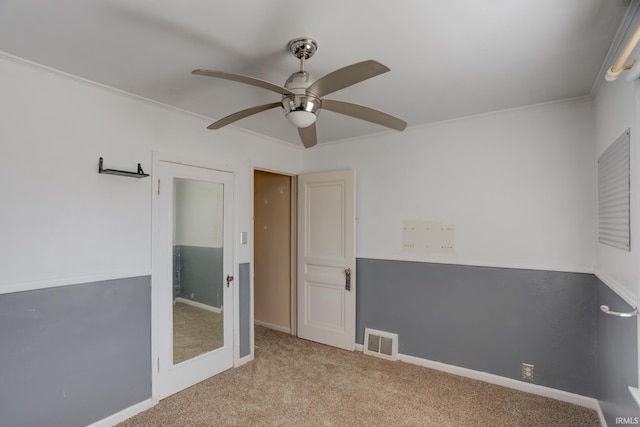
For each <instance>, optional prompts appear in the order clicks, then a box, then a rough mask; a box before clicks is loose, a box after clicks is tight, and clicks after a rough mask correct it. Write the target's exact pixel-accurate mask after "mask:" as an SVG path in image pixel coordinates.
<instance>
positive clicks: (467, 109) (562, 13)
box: [0, 0, 629, 144]
mask: <svg viewBox="0 0 640 427" xmlns="http://www.w3.org/2000/svg"><path fill="white" fill-rule="evenodd" d="M628 3H629V2H628V0H487V1H478V0H457V1H450V0H397V1H393V2H391V1H388V2H372V1H370V0H350V1H347V0H325V1H313V2H312V1H301V0H297V1H294V0H270V1H265V0H253V1H250V0H234V1H203V0H183V1H178V0H137V1H134V0H91V1H89V0H56V1H52V0H0V51H4V52H6V53H8V54H11V55H15V56H18V57H21V58H24V59H27V60H29V61H33V62H36V63H39V64H42V65H45V66H48V67H51V68H54V69H57V70H60V71H63V72H66V73H69V74H72V75H75V76H79V77H83V78H85V79H88V80H92V81H95V82H99V83H102V84H104V85H108V86H112V87H114V88H118V89H121V90H123V91H126V92H130V93H133V94H136V95H140V96H143V97H145V98H149V99H152V100H155V101H158V102H161V103H164V104H169V105H172V106H175V107H178V108H181V109H184V110H187V111H191V112H194V113H197V114H200V115H203V116H206V117H209V118H211V120H212V121H214V120H218V119H220V118H222V117H224V116H226V115H228V114H231V113H234V112H236V111H238V110H241V109H245V108H248V107H252V106H254V105H259V104H265V103H269V102H276V101H279V96H278V95H277V94H275V93H273V92H269V91H266V90H263V89H259V88H255V87H251V86H247V85H243V84H240V83H236V82H231V81H226V80H219V79H214V78H209V77H203V76H194V75H191V74H190V72H191V70H193V69H195V68H210V69H218V70H223V71H230V72H235V73H242V74H247V75H251V76H254V77H258V78H261V79H263V80H268V81H271V82H273V83H276V84H278V85H283V84H284V82H285V80H286V79H287V77H288V76H289V74H291V73H292V72H294V71H297V69H298V67H299V64H298V60H297V59H296V58H295V57H294V56H292V55H291V54H290V53H289V52H288V51H287V43H288V41H289V40H290V39H292V38H295V37H299V36H310V37H312V38H314V39H316V40H317V42H318V45H319V49H318V52H317V53H316V54H315V56H314V57H313V58H311V59H310V60H309V61H308V62H307V67H306V68H307V71H309V72H310V73H311V74H313V75H314V76H316V77H322V76H323V75H325V74H327V73H329V72H331V71H333V70H335V69H338V68H341V67H344V66H346V65H350V64H352V63H355V62H359V61H362V60H366V59H375V60H378V61H380V62H382V63H383V64H385V65H387V66H388V67H389V68H391V72H389V73H386V74H383V75H380V76H377V77H375V78H372V79H370V80H367V81H364V82H362V83H359V84H357V85H355V86H352V87H349V88H346V89H343V90H341V91H339V92H336V93H334V94H332V95H331V98H333V99H339V100H343V101H349V102H353V103H359V104H364V105H367V106H369V107H372V108H376V109H379V110H383V111H385V112H387V113H389V114H392V115H395V116H398V117H400V118H402V119H404V120H406V121H407V122H408V123H409V126H416V125H420V124H425V123H432V122H437V121H442V120H447V119H452V118H456V117H463V116H468V115H474V114H481V113H486V112H491V111H496V110H502V109H506V108H513V107H519V106H524V105H530V104H536V103H542V102H549V101H555V100H561V99H567V98H573V97H579V96H584V95H588V94H589V93H590V91H591V90H592V87H593V86H594V82H595V81H596V78H597V77H598V73H599V71H600V68H601V66H602V64H603V61H604V59H605V56H606V55H607V51H608V49H609V47H610V45H611V43H612V41H613V39H614V36H615V34H616V31H617V29H618V27H619V25H620V23H621V21H622V18H623V16H624V13H625V11H626V8H627V5H628ZM60 102H61V103H63V102H65V100H64V99H61V100H60ZM234 126H237V127H241V128H244V129H248V130H250V131H253V132H257V133H260V134H263V135H267V136H269V137H273V138H276V139H279V140H282V141H287V142H291V143H294V144H300V143H299V140H298V135H297V131H296V129H295V128H294V127H292V126H291V125H290V124H289V123H288V122H287V120H286V119H285V118H284V116H283V114H282V112H281V111H280V110H278V109H276V110H270V111H267V112H263V113H260V114H258V115H255V116H252V117H250V118H247V119H244V120H241V121H238V122H236V123H235V124H234ZM317 126H318V141H319V142H321V143H322V142H326V141H335V140H340V139H345V138H351V137H355V136H361V135H366V134H371V133H377V132H387V131H388V130H387V129H386V128H383V127H380V126H377V125H374V124H370V123H368V122H363V121H361V120H357V119H353V118H349V117H346V116H341V115H338V114H335V113H332V112H329V111H323V112H322V113H321V114H320V117H319V118H318V123H317ZM211 132H216V131H211ZM391 132H394V131H391Z"/></svg>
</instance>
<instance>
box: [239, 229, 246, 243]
mask: <svg viewBox="0 0 640 427" xmlns="http://www.w3.org/2000/svg"><path fill="white" fill-rule="evenodd" d="M240 244H241V245H246V244H247V232H246V231H241V232H240Z"/></svg>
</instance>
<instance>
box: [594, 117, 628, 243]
mask: <svg viewBox="0 0 640 427" xmlns="http://www.w3.org/2000/svg"><path fill="white" fill-rule="evenodd" d="M629 175H630V130H629V129H627V130H626V131H625V132H624V133H623V134H622V135H621V136H620V137H619V138H618V139H616V141H615V142H614V143H613V144H611V146H609V148H607V149H606V150H605V152H604V153H602V155H601V156H600V158H599V159H598V240H599V241H600V243H604V244H605V245H609V246H613V247H615V248H619V249H622V250H625V251H630V250H631V231H630V228H631V227H630V224H631V222H630V218H631V214H630V209H629V208H630V198H631V196H630V192H629V188H630V177H629Z"/></svg>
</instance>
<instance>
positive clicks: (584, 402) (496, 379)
mask: <svg viewBox="0 0 640 427" xmlns="http://www.w3.org/2000/svg"><path fill="white" fill-rule="evenodd" d="M356 350H358V351H362V350H363V345H362V344H356ZM398 360H399V361H401V362H405V363H411V364H413V365H419V366H424V367H425V368H429V369H435V370H438V371H442V372H447V373H450V374H454V375H460V376H462V377H467V378H472V379H474V380H480V381H484V382H487V383H491V384H496V385H500V386H503V387H508V388H512V389H514V390H519V391H524V392H526V393H532V394H537V395H539V396H544V397H549V398H551V399H556V400H560V401H562V402H567V403H572V404H574V405H578V406H582V407H585V408H589V409H593V410H595V411H596V412H598V416H599V417H600V422H601V423H603V424H602V425H603V426H605V427H606V422H604V416H603V415H602V411H601V409H600V403H599V402H598V400H597V399H594V398H592V397H586V396H582V395H579V394H575V393H569V392H568V391H563V390H557V389H555V388H551V387H545V386H541V385H538V384H530V383H525V382H523V381H518V380H514V379H512V378H507V377H502V376H500V375H495V374H490V373H487V372H481V371H475V370H473V369H468V368H461V367H459V366H454V365H448V364H446V363H442V362H435V361H433V360H428V359H422V358H420V357H415V356H408V355H406V354H400V353H398Z"/></svg>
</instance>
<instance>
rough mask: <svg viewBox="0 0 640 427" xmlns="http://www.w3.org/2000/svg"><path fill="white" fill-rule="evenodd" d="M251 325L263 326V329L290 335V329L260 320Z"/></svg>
mask: <svg viewBox="0 0 640 427" xmlns="http://www.w3.org/2000/svg"><path fill="white" fill-rule="evenodd" d="M253 323H254V324H256V325H258V326H264V327H265V328H269V329H273V330H275V331H280V332H284V333H285V334H291V328H285V327H284V326H278V325H274V324H272V323H267V322H262V321H260V320H254V321H253Z"/></svg>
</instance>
